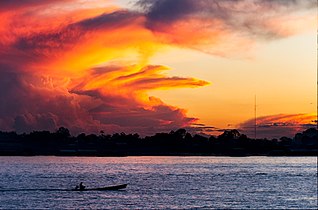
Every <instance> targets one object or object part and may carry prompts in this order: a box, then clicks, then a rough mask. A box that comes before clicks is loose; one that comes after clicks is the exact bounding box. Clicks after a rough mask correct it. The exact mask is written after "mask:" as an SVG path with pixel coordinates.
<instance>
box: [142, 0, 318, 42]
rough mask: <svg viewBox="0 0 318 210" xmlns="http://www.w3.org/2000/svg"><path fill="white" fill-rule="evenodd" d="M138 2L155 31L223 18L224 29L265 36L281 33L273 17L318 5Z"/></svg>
mask: <svg viewBox="0 0 318 210" xmlns="http://www.w3.org/2000/svg"><path fill="white" fill-rule="evenodd" d="M137 5H138V6H140V7H141V8H142V9H143V11H144V12H145V14H146V17H147V23H146V25H147V27H148V28H149V29H151V30H154V31H161V27H162V26H163V25H169V24H173V23H174V22H177V21H183V20H185V21H186V20H189V19H201V20H203V19H204V20H219V21H222V22H223V23H224V26H223V29H234V30H236V32H237V31H241V32H245V33H246V32H247V33H249V34H250V35H257V36H258V37H262V38H265V39H270V38H277V37H280V36H281V34H278V33H277V32H275V31H272V30H271V29H270V28H268V26H267V25H266V24H265V22H266V21H267V20H268V18H269V17H275V16H277V15H281V14H287V13H288V12H293V11H301V10H307V9H313V8H316V7H317V3H316V1H314V0H290V1H289V0H277V1H276V0H242V1H237V0H221V1H220V0H140V1H139V2H138V3H137ZM158 24H159V25H158ZM210 27H214V26H213V25H211V26H210ZM215 27H217V26H215ZM202 30H204V29H203V28H202ZM234 32H235V31H234Z"/></svg>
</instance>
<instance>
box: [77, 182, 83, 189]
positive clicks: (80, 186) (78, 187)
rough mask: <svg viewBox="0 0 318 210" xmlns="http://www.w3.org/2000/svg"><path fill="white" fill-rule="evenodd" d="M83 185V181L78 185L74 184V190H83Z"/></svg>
mask: <svg viewBox="0 0 318 210" xmlns="http://www.w3.org/2000/svg"><path fill="white" fill-rule="evenodd" d="M84 189H85V185H83V182H81V183H80V184H79V185H76V187H75V190H84Z"/></svg>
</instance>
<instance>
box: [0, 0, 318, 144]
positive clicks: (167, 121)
mask: <svg viewBox="0 0 318 210" xmlns="http://www.w3.org/2000/svg"><path fill="white" fill-rule="evenodd" d="M0 19H1V21H0V91H1V97H0V130H2V131H12V130H14V131H17V132H18V133H22V132H30V131H32V130H50V131H54V130H56V129H57V128H58V127H61V126H64V127H67V128H69V129H70V131H71V133H72V134H74V135H76V134H79V133H81V132H86V133H99V131H101V130H103V131H104V132H105V133H110V134H112V133H115V132H126V133H140V134H141V135H142V136H144V135H152V134H154V133H157V132H169V131H170V130H175V129H178V128H186V129H187V130H188V131H190V132H192V133H195V132H196V133H205V134H213V135H218V134H220V132H222V131H224V129H239V131H240V132H242V133H245V134H247V135H248V136H250V137H253V136H254V128H253V124H254V114H255V112H254V105H255V96H256V105H257V106H256V107H257V109H256V110H257V111H256V115H257V136H258V137H267V138H278V137H281V136H284V135H285V136H288V137H292V136H293V135H294V134H295V133H296V132H299V131H302V130H304V129H306V128H309V127H314V126H315V123H316V122H315V120H317V35H316V34H317V3H316V1H315V0H242V1H236V0H219V1H216V0H91V1H88V0H86V1H85V0H41V1H38V0H10V1H9V0H8V1H6V0H5V1H0Z"/></svg>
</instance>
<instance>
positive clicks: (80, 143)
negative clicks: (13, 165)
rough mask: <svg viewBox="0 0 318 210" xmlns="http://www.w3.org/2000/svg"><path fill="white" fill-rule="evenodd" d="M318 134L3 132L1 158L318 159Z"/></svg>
mask: <svg viewBox="0 0 318 210" xmlns="http://www.w3.org/2000/svg"><path fill="white" fill-rule="evenodd" d="M317 141H318V140H317V129H315V128H310V129H308V130H306V131H304V132H302V133H298V134H296V135H295V137H294V138H292V139H291V138H287V137H281V138H280V139H272V140H268V139H256V140H255V139H250V138H248V137H247V136H246V135H244V134H240V133H239V132H238V131H237V130H230V131H225V132H224V133H223V134H221V135H219V136H217V137H214V136H210V137H206V136H202V135H198V134H196V135H193V136H192V135H191V134H190V133H188V132H186V130H185V129H179V130H177V131H171V132H170V133H157V134H155V135H154V136H147V137H145V138H141V137H140V136H139V135H138V134H125V133H120V134H118V133H116V134H113V135H105V134H104V133H101V134H100V135H95V134H90V135H86V134H84V133H83V134H80V135H78V136H76V137H75V136H71V135H70V133H69V131H68V129H66V128H63V127H61V128H59V129H58V130H57V131H56V132H54V133H51V132H49V131H34V132H31V133H29V134H20V135H19V134H16V133H15V132H0V155H1V156H33V155H54V156H316V155H317Z"/></svg>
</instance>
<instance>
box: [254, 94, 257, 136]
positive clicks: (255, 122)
mask: <svg viewBox="0 0 318 210" xmlns="http://www.w3.org/2000/svg"><path fill="white" fill-rule="evenodd" d="M256 125H257V121H256V95H255V97H254V139H255V140H256Z"/></svg>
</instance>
